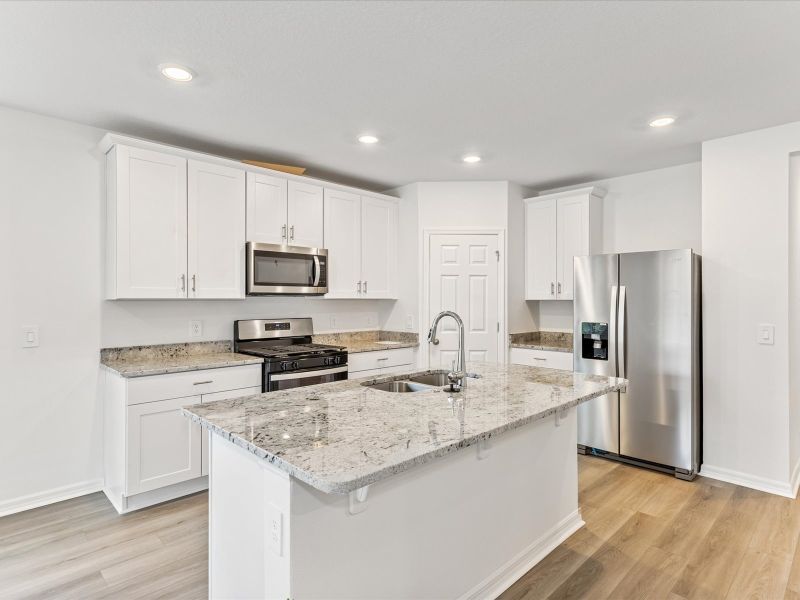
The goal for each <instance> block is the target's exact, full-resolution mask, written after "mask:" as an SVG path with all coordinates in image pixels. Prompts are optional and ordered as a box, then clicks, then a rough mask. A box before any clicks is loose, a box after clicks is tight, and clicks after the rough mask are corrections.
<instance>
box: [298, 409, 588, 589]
mask: <svg viewBox="0 0 800 600" xmlns="http://www.w3.org/2000/svg"><path fill="white" fill-rule="evenodd" d="M575 415H576V411H575V409H574V408H573V409H570V410H569V411H568V413H567V414H566V415H565V416H564V417H562V418H561V419H560V423H559V425H558V426H557V425H556V417H555V416H550V417H548V418H546V419H543V420H540V421H536V422H533V423H530V424H528V425H526V426H524V427H521V428H519V429H517V430H514V431H510V432H506V433H503V434H501V435H499V436H497V437H495V438H492V439H491V440H490V442H489V446H488V450H487V451H484V452H482V454H483V455H484V457H483V458H479V452H478V448H477V447H476V446H471V447H468V448H464V449H461V450H458V451H456V452H454V453H453V454H451V455H449V456H445V457H443V458H439V459H437V460H434V461H432V462H430V463H428V464H425V465H421V466H417V467H414V468H412V469H410V470H409V471H406V472H404V473H402V474H398V475H395V476H392V477H389V478H387V479H384V480H382V481H379V482H378V483H376V484H373V485H372V486H370V488H369V492H368V496H367V507H366V510H365V511H364V512H362V513H359V514H356V515H351V514H349V512H348V497H347V496H344V495H335V494H325V493H322V492H320V491H319V490H316V489H314V488H312V487H310V486H308V485H306V484H304V483H302V482H299V481H297V480H294V479H293V480H292V493H291V499H292V503H291V536H292V539H291V551H292V558H291V581H292V597H293V598H303V599H312V598H325V599H327V600H333V599H337V598H341V599H344V598H347V599H348V600H351V599H357V598H377V597H379V598H384V599H390V598H415V599H417V600H423V599H425V598H436V599H440V598H487V597H494V596H495V595H497V594H499V593H500V592H501V591H502V590H504V589H506V588H507V587H508V586H509V585H511V584H512V583H513V582H514V581H515V580H516V579H517V578H519V577H520V576H521V575H522V574H524V573H525V572H526V571H527V570H528V569H529V568H530V567H531V566H533V565H534V564H536V563H537V562H539V561H540V560H541V559H542V558H544V556H546V555H547V554H548V553H549V552H550V551H551V550H552V549H553V548H555V547H556V546H557V545H558V544H560V543H561V542H562V541H563V540H564V539H566V538H567V537H568V536H569V535H571V534H572V533H573V532H574V531H575V530H577V529H578V528H580V526H581V525H582V524H583V521H582V520H581V518H580V513H579V511H578V479H577V469H578V467H577V453H576V441H577V425H576V416H575Z"/></svg>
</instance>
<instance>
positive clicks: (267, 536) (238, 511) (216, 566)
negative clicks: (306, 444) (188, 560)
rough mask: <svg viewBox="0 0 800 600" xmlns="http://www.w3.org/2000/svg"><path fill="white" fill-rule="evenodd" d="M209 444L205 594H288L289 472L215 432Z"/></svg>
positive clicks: (223, 596)
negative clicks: (276, 529)
mask: <svg viewBox="0 0 800 600" xmlns="http://www.w3.org/2000/svg"><path fill="white" fill-rule="evenodd" d="M210 444H211V446H210V452H209V457H210V461H211V464H210V465H209V467H210V472H209V477H210V479H209V507H208V510H209V514H208V517H209V521H208V536H209V539H208V568H209V572H208V576H209V588H208V589H209V597H210V598H212V599H220V600H222V599H225V600H232V599H235V598H242V599H245V598H247V599H249V598H280V599H286V598H289V597H290V596H292V594H291V590H290V587H289V586H290V581H289V567H290V555H289V551H290V548H289V540H290V535H289V529H290V521H289V517H288V515H289V508H290V504H289V502H290V500H289V494H290V478H289V476H288V475H287V474H286V473H284V472H283V471H279V470H278V469H275V468H274V467H272V465H270V464H269V463H267V462H266V461H264V460H262V459H260V458H258V457H256V456H255V455H253V454H252V453H250V452H248V451H246V450H244V449H242V448H240V447H239V446H236V445H235V444H233V443H232V442H229V441H228V440H226V439H224V438H222V437H220V436H219V435H217V434H212V435H211V436H210ZM276 520H277V522H278V531H275V528H274V527H273V522H274V521H276Z"/></svg>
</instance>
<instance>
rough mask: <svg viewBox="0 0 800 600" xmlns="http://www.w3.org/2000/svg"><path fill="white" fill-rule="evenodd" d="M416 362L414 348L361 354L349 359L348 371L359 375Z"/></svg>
mask: <svg viewBox="0 0 800 600" xmlns="http://www.w3.org/2000/svg"><path fill="white" fill-rule="evenodd" d="M413 362H414V349H413V348H397V349H396V350H377V351H375V352H359V353H358V354H350V355H348V357H347V363H348V364H347V370H348V371H349V372H350V373H358V372H361V371H367V370H371V369H385V368H386V367H396V366H399V365H410V364H412V363H413Z"/></svg>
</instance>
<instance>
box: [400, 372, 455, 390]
mask: <svg viewBox="0 0 800 600" xmlns="http://www.w3.org/2000/svg"><path fill="white" fill-rule="evenodd" d="M408 379H409V381H413V382H414V383H421V384H423V385H432V386H436V387H442V386H445V385H449V384H450V382H449V381H448V380H447V373H425V374H424V375H416V376H414V377H409V378H408Z"/></svg>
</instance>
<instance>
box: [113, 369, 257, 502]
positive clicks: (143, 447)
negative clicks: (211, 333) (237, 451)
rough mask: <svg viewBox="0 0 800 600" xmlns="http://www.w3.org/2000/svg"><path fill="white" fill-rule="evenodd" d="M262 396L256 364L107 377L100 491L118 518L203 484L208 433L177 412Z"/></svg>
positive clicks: (200, 486) (205, 484) (202, 487)
mask: <svg viewBox="0 0 800 600" xmlns="http://www.w3.org/2000/svg"><path fill="white" fill-rule="evenodd" d="M260 392H261V365H258V364H254V365H242V366H236V367H224V368H220V369H204V370H199V371H190V372H184V373H173V374H165V375H152V376H148V377H136V378H125V377H122V376H120V375H118V374H116V373H113V372H111V371H108V372H106V374H105V396H106V398H105V402H106V406H105V408H106V410H105V443H104V450H105V457H104V470H105V485H104V491H105V493H106V496H108V498H109V500H110V501H111V503H112V504H113V505H114V508H116V509H117V511H118V512H120V513H126V512H130V511H132V510H137V509H139V508H143V507H145V506H150V505H153V504H158V503H159V502H164V501H166V500H171V499H173V498H177V497H179V496H183V495H186V494H191V493H194V492H197V491H200V490H202V489H205V488H207V487H208V480H207V478H206V477H204V475H207V474H208V458H207V432H204V431H203V430H202V428H201V427H200V426H199V425H197V424H195V423H193V422H192V421H191V420H190V419H189V418H188V417H185V416H184V415H183V414H182V412H181V408H182V407H184V406H191V405H194V404H200V403H207V402H212V401H214V400H222V399H226V398H236V397H240V396H248V395H252V394H257V393H260Z"/></svg>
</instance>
